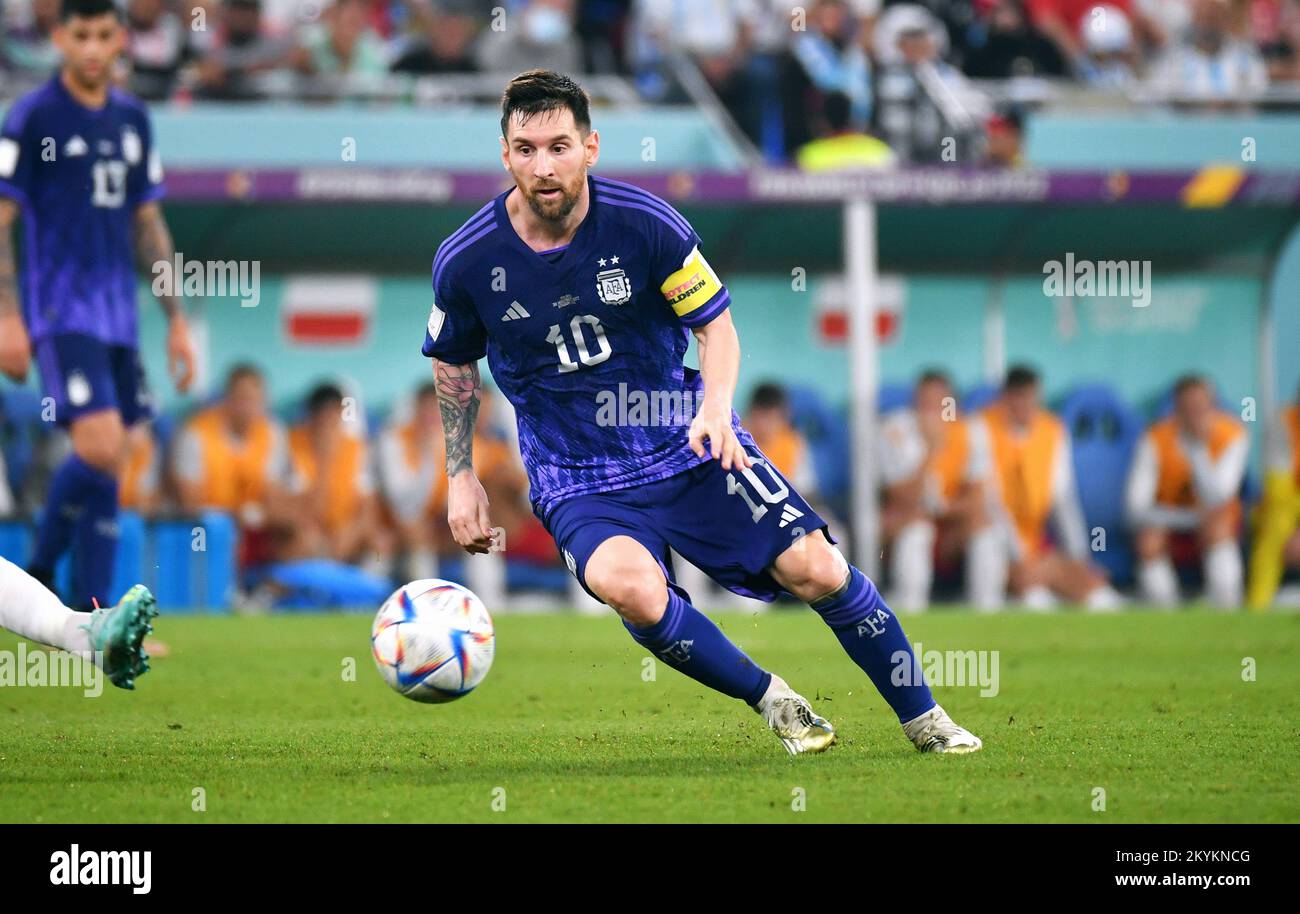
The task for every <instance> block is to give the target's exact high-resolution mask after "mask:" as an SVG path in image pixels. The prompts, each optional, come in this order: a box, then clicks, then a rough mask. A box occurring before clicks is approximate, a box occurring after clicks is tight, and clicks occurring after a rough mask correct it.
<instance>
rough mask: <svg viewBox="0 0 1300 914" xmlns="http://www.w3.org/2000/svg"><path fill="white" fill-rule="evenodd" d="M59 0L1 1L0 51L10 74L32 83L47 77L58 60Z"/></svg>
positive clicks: (60, 0) (60, 1)
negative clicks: (56, 32)
mask: <svg viewBox="0 0 1300 914" xmlns="http://www.w3.org/2000/svg"><path fill="white" fill-rule="evenodd" d="M61 3H62V0H29V2H27V3H21V2H20V3H15V4H13V5H12V6H11V5H10V4H9V3H5V4H4V7H5V9H4V20H3V22H4V30H3V33H0V41H2V42H3V43H2V44H0V53H2V54H3V60H4V65H5V69H6V70H8V71H9V73H10V74H11V75H12V76H15V77H17V78H19V79H24V80H27V81H30V82H32V83H33V84H34V83H36V82H38V81H40V80H44V79H46V78H47V77H48V76H49V75H50V74H51V73H53V72H54V70H55V68H56V67H57V66H58V62H59V50H58V48H56V47H55V46H54V39H53V37H52V36H53V34H54V29H55V27H56V26H57V25H58V24H59V8H60V5H61Z"/></svg>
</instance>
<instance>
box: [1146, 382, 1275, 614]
mask: <svg viewBox="0 0 1300 914" xmlns="http://www.w3.org/2000/svg"><path fill="white" fill-rule="evenodd" d="M1249 451H1250V439H1249V438H1248V437H1247V435H1246V429H1245V428H1244V427H1243V426H1242V424H1241V423H1240V422H1238V421H1237V420H1236V419H1235V418H1234V417H1232V416H1230V415H1228V414H1226V413H1224V412H1221V411H1220V410H1219V409H1218V408H1217V407H1216V406H1215V398H1214V392H1213V390H1212V388H1211V387H1210V384H1209V382H1208V381H1206V380H1205V379H1204V378H1201V377H1199V376H1196V375H1189V376H1188V377H1185V378H1182V379H1180V380H1179V381H1178V382H1177V383H1176V384H1175V385H1174V408H1173V413H1172V414H1171V415H1170V416H1169V417H1168V418H1165V419H1161V420H1160V421H1158V422H1156V423H1155V424H1153V425H1152V426H1151V427H1150V429H1148V430H1147V433H1146V435H1145V437H1143V439H1142V441H1141V443H1140V444H1139V445H1138V449H1137V453H1136V454H1135V456H1134V459H1133V466H1132V468H1131V469H1130V471H1129V479H1128V485H1127V488H1126V491H1125V494H1124V499H1125V508H1126V512H1127V515H1128V520H1129V524H1130V525H1131V526H1132V527H1133V528H1134V530H1135V539H1134V551H1135V552H1136V553H1137V559H1138V563H1139V565H1138V586H1139V587H1140V589H1141V591H1142V596H1143V598H1144V599H1145V600H1146V601H1147V602H1150V603H1153V604H1155V605H1156V606H1164V607H1170V606H1173V605H1175V604H1176V603H1177V602H1178V575H1177V574H1176V572H1175V570H1174V561H1173V558H1172V556H1173V555H1176V554H1177V553H1178V552H1179V551H1182V552H1183V553H1184V554H1187V553H1191V552H1194V551H1199V552H1200V554H1201V557H1202V564H1203V567H1204V570H1205V585H1206V594H1207V596H1208V597H1209V599H1210V601H1211V602H1212V603H1214V604H1216V605H1218V606H1222V607H1235V606H1238V605H1240V603H1241V596H1242V594H1241V589H1242V567H1241V546H1240V544H1239V542H1238V536H1239V533H1240V529H1241V519H1242V509H1241V500H1240V498H1239V497H1238V496H1239V493H1240V491H1241V482H1242V479H1243V478H1244V477H1245V473H1246V459H1247V457H1248V456H1249ZM1175 540H1178V541H1179V542H1175ZM1180 546H1181V547H1183V548H1182V549H1181V550H1180V549H1179V547H1180Z"/></svg>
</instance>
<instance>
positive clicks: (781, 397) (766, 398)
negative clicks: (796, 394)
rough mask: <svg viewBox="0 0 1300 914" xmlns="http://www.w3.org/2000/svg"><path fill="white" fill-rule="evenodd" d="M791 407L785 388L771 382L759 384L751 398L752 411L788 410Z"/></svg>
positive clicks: (750, 406)
mask: <svg viewBox="0 0 1300 914" xmlns="http://www.w3.org/2000/svg"><path fill="white" fill-rule="evenodd" d="M789 405H790V400H789V398H788V397H787V396H786V393H785V388H784V387H782V386H781V385H780V384H775V383H773V382H771V381H764V382H763V383H762V384H759V385H758V386H757V387H755V388H754V392H753V393H752V394H750V397H749V408H750V409H787V408H788V407H789Z"/></svg>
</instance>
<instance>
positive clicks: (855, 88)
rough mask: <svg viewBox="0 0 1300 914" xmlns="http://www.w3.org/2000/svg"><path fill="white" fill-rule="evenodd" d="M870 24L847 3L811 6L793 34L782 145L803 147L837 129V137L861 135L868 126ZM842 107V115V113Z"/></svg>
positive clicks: (821, 1)
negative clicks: (831, 126)
mask: <svg viewBox="0 0 1300 914" xmlns="http://www.w3.org/2000/svg"><path fill="white" fill-rule="evenodd" d="M868 22H869V20H868V19H867V18H866V17H863V16H857V15H855V10H854V9H853V8H852V7H850V6H849V4H848V2H847V0H816V2H815V3H813V4H812V6H811V7H809V9H808V11H807V21H806V22H805V23H804V25H805V28H804V29H803V30H802V31H795V32H793V33H792V37H791V39H790V52H789V53H790V56H789V59H788V61H787V64H786V66H785V74H786V76H785V90H784V95H785V100H784V109H785V117H786V120H787V124H786V136H787V143H788V144H789V147H790V148H791V149H794V148H796V147H799V146H802V145H803V144H805V143H807V142H810V141H812V140H814V139H816V138H818V137H820V136H823V135H824V134H825V132H826V130H827V127H828V122H829V121H832V120H834V121H835V122H837V123H839V124H842V126H840V127H838V128H835V129H836V130H837V132H840V133H845V134H850V133H852V134H858V135H861V134H863V133H865V132H866V131H867V128H868V127H870V125H871V113H872V93H871V58H870V55H869V54H868V51H867V44H866V43H867V41H868V40H869V37H868V36H869V35H870V30H869V25H868ZM845 102H847V109H848V110H847V112H842V111H841V108H842V107H844V103H845Z"/></svg>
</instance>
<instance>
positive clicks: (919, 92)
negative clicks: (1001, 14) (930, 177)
mask: <svg viewBox="0 0 1300 914" xmlns="http://www.w3.org/2000/svg"><path fill="white" fill-rule="evenodd" d="M875 43H876V54H877V57H878V58H879V60H880V63H881V68H880V73H879V76H878V79H877V81H876V106H877V111H876V118H877V122H878V124H879V126H880V135H881V138H882V139H884V140H885V142H886V143H888V144H889V147H890V148H891V149H893V150H894V152H895V154H897V155H898V156H899V158H901V159H903V160H905V161H910V162H919V163H940V162H968V161H972V160H973V159H975V158H977V157H978V156H979V154H980V146H981V144H982V141H983V135H982V130H981V126H982V124H983V123H984V120H985V118H987V116H988V115H989V113H990V110H989V109H990V106H989V103H988V100H987V99H986V98H984V96H983V95H982V94H981V93H979V92H978V91H977V90H976V89H975V88H974V86H972V85H971V84H970V82H969V80H967V79H966V77H965V76H963V75H962V74H961V73H960V72H959V71H958V70H957V69H956V68H955V67H953V66H952V65H951V64H948V63H946V62H945V61H944V60H943V59H942V53H943V50H944V48H945V46H946V43H947V35H946V33H945V32H944V29H943V26H942V25H941V24H940V23H939V21H938V20H937V19H935V18H934V16H933V15H931V14H930V13H929V12H928V11H926V10H925V9H923V8H922V7H920V6H917V5H915V4H900V5H898V6H891V7H889V8H887V9H886V10H885V12H884V13H883V14H882V15H881V17H880V21H879V22H878V23H877V24H876V31H875Z"/></svg>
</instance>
